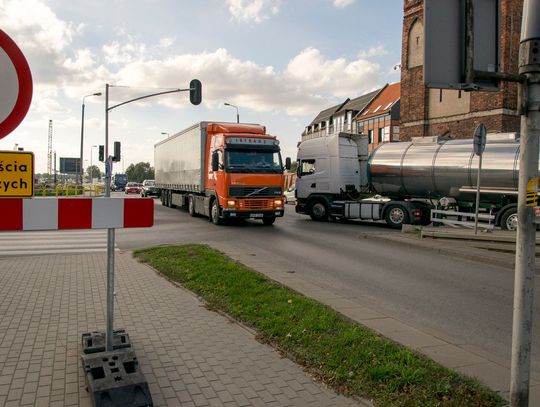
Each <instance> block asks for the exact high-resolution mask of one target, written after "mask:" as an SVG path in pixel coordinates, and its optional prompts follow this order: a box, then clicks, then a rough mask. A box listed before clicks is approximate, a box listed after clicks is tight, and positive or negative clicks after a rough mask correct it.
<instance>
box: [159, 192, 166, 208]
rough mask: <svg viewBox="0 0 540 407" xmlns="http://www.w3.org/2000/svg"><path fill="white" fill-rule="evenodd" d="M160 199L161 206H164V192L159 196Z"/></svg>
mask: <svg viewBox="0 0 540 407" xmlns="http://www.w3.org/2000/svg"><path fill="white" fill-rule="evenodd" d="M159 199H160V201H161V205H162V206H165V193H164V192H163V193H162V194H161V196H160V197H159Z"/></svg>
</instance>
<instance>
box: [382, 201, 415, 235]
mask: <svg viewBox="0 0 540 407" xmlns="http://www.w3.org/2000/svg"><path fill="white" fill-rule="evenodd" d="M384 220H385V221H386V224H387V225H388V226H390V227H393V228H395V229H400V228H401V226H402V225H403V224H408V223H410V220H409V214H408V213H407V210H406V209H405V207H403V206H402V205H397V204H394V205H390V206H389V207H388V209H387V210H386V213H385V215H384Z"/></svg>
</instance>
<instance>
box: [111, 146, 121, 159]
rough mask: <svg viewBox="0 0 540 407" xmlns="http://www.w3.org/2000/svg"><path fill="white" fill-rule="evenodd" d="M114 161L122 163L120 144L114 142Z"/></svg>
mask: <svg viewBox="0 0 540 407" xmlns="http://www.w3.org/2000/svg"><path fill="white" fill-rule="evenodd" d="M112 160H113V161H114V162H118V161H120V142H119V141H115V142H114V155H113V158H112Z"/></svg>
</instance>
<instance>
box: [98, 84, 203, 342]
mask: <svg viewBox="0 0 540 407" xmlns="http://www.w3.org/2000/svg"><path fill="white" fill-rule="evenodd" d="M189 86H190V87H189V88H188V89H173V90H168V91H163V92H158V93H152V94H150V95H146V96H141V97H138V98H135V99H130V100H127V101H125V102H122V103H118V104H116V105H114V106H110V107H109V88H110V87H111V85H109V84H108V83H107V84H106V85H105V183H106V185H105V196H106V197H110V196H111V176H112V165H113V164H112V159H111V157H110V156H109V112H110V111H111V110H113V109H115V108H117V107H120V106H123V105H126V104H128V103H131V102H136V101H137V100H142V99H146V98H149V97H153V96H160V95H166V94H168V93H176V92H187V91H189V93H190V95H189V96H190V100H191V103H192V104H194V105H198V104H199V103H201V98H202V91H201V82H200V81H199V80H197V79H193V80H192V81H191V82H190V84H189ZM116 158H117V159H120V157H116ZM114 240H115V229H107V332H106V351H108V352H109V351H112V350H113V328H114Z"/></svg>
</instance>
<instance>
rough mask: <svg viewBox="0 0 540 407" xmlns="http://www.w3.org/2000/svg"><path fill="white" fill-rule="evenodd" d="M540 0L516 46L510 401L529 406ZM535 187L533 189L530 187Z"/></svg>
mask: <svg viewBox="0 0 540 407" xmlns="http://www.w3.org/2000/svg"><path fill="white" fill-rule="evenodd" d="M539 49H540V0H524V3H523V19H522V23H521V38H520V48H519V73H520V74H521V75H523V76H524V77H525V81H524V82H523V83H521V84H520V86H521V95H522V100H520V103H521V106H520V108H521V114H522V116H521V131H520V133H521V141H520V143H521V144H520V153H519V154H520V157H519V197H518V230H517V237H516V267H515V281H514V318H513V329H512V362H511V378H510V405H511V406H512V407H527V406H528V405H529V382H530V370H531V344H532V324H533V300H534V272H535V252H536V225H535V224H534V206H535V205H532V206H527V202H526V197H527V192H529V193H531V192H535V193H536V192H537V186H538V153H539V146H538V143H539V140H540V51H539ZM533 190H534V191H533Z"/></svg>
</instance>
